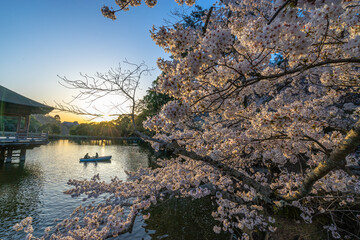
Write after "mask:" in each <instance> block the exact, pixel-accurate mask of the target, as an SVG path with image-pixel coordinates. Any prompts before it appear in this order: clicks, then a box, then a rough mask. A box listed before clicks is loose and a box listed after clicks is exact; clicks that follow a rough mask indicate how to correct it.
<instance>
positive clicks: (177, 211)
mask: <svg viewBox="0 0 360 240" xmlns="http://www.w3.org/2000/svg"><path fill="white" fill-rule="evenodd" d="M215 210H216V206H215V205H213V203H212V202H211V199H210V198H203V199H195V200H191V199H189V198H185V199H184V198H179V199H172V200H169V201H165V202H164V203H162V204H159V205H158V206H156V207H153V208H150V210H149V211H148V212H150V214H151V217H150V218H149V219H148V220H145V223H146V225H145V226H144V228H145V229H147V230H149V231H150V230H155V233H150V235H151V237H152V238H153V239H160V238H161V239H230V235H229V234H223V233H221V234H216V233H214V231H213V226H214V225H216V224H217V222H215V220H214V219H213V218H212V216H211V212H212V211H215ZM150 232H152V231H150Z"/></svg>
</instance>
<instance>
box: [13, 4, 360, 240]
mask: <svg viewBox="0 0 360 240" xmlns="http://www.w3.org/2000/svg"><path fill="white" fill-rule="evenodd" d="M115 2H116V4H117V5H118V6H119V7H120V9H119V10H112V9H111V8H109V7H107V6H104V7H103V8H102V9H101V10H102V13H103V15H104V16H105V17H108V18H110V19H113V20H115V19H116V13H117V12H118V11H121V10H129V9H130V8H131V7H136V6H139V5H140V4H141V1H140V0H116V1H115ZM176 2H178V3H179V4H184V3H185V4H187V5H193V4H194V3H195V1H190V0H188V1H186V0H185V1H184V0H176ZM145 3H146V4H147V5H148V6H149V7H153V6H155V5H156V1H155V0H146V1H145ZM359 13H360V2H359V1H351V0H276V1H270V0H242V1H238V0H222V1H219V2H218V3H216V4H214V5H213V6H212V7H211V8H210V9H209V10H208V11H207V12H206V13H205V14H204V16H203V19H202V20H203V24H202V25H196V26H187V27H185V26H184V25H182V24H175V25H174V26H172V27H165V26H162V27H158V28H156V27H154V28H153V29H152V31H151V37H152V38H153V40H154V41H155V42H156V44H157V45H159V46H160V47H162V48H163V49H164V50H165V51H166V52H167V53H170V54H171V56H172V58H171V59H161V58H159V59H158V67H159V68H160V69H161V70H162V72H163V73H162V74H161V76H159V80H158V87H157V91H158V92H159V93H164V94H168V95H170V96H171V97H172V98H173V99H174V100H173V101H171V102H169V103H167V104H166V105H165V106H163V108H162V109H161V111H160V112H159V113H158V114H157V115H155V116H153V117H151V118H149V119H148V120H147V121H146V122H145V123H144V126H145V127H146V128H148V129H150V130H151V131H154V132H156V135H155V136H153V137H151V138H150V137H147V136H144V135H142V134H140V133H139V134H140V135H141V136H142V137H143V138H144V139H146V140H148V141H150V142H152V144H153V147H154V148H155V149H156V150H159V149H167V150H171V151H172V152H173V154H174V157H173V158H172V159H169V160H163V161H159V164H160V165H161V166H162V167H161V168H157V169H140V170H139V171H138V172H135V173H129V178H130V180H129V181H128V182H121V181H119V180H118V179H113V181H112V182H111V183H107V184H106V183H102V182H100V181H98V180H97V179H96V178H94V179H92V180H90V181H76V180H72V181H70V182H69V184H70V185H72V186H73V188H72V189H71V190H69V191H68V193H69V194H73V195H80V194H86V195H87V196H88V197H94V196H98V195H99V194H102V193H108V194H110V195H111V197H109V198H108V200H107V201H106V203H104V204H103V205H99V206H98V207H97V208H91V207H90V208H88V209H86V210H85V209H81V210H82V211H76V212H75V213H74V214H75V215H76V214H79V216H81V217H73V218H69V219H67V220H64V222H63V223H61V224H62V225H61V227H60V226H59V227H58V228H59V229H62V230H61V231H60V230H59V232H56V233H54V236H56V237H58V238H61V237H65V236H71V237H73V238H75V239H77V238H79V239H88V238H87V237H90V236H95V238H106V237H108V236H111V235H118V234H121V233H123V232H126V231H129V229H130V228H131V226H132V223H133V220H134V218H135V217H136V216H137V215H138V214H139V213H140V212H141V210H144V209H148V208H149V207H151V206H152V205H156V204H158V203H159V202H161V201H163V200H164V199H168V198H172V197H192V198H202V197H204V196H212V197H213V200H214V202H216V204H217V205H218V209H217V211H215V212H213V213H212V216H213V217H214V218H215V219H216V220H217V221H218V225H217V226H214V231H215V232H221V231H229V232H231V233H232V232H234V231H236V232H239V231H240V232H241V234H240V235H239V236H238V237H239V238H241V239H249V238H252V234H251V233H252V231H253V230H259V231H263V232H274V231H276V227H277V225H276V217H274V216H273V215H272V214H271V211H270V210H269V209H272V208H273V207H276V208H286V207H289V208H295V209H298V210H299V212H300V214H299V215H300V216H301V218H302V220H303V221H304V222H306V223H311V222H312V220H313V218H314V217H315V216H318V215H324V216H327V217H328V219H329V221H328V224H327V225H324V226H323V227H324V229H325V231H328V232H329V234H330V236H332V237H333V238H340V237H341V236H343V237H345V238H349V239H359V238H360V237H359V232H357V231H358V230H354V231H351V230H349V229H359V228H360V225H359V221H360V212H359V210H356V209H358V206H359V203H360V201H359V200H360V181H359V180H360V179H359V174H360V171H359V170H360V167H359V158H358V155H357V154H356V149H357V147H358V146H359V145H360V121H359V111H360V98H359V97H360V93H359V87H360V74H359V69H360V49H359V47H360V14H359ZM125 206H130V210H129V211H128V212H126V213H125V211H124V207H125ZM78 210H79V209H78ZM85 211H87V213H86V214H84V212H85ZM80 213H81V214H80ZM339 213H341V214H342V218H348V219H351V221H352V224H353V226H354V227H353V228H349V229H345V227H344V223H345V224H346V221H345V220H343V219H342V221H340V218H339ZM144 217H145V218H148V217H150V218H151V216H149V215H145V216H144ZM28 223H29V220H26V221H25V220H24V223H23V224H19V225H17V228H22V227H24V226H29V224H28ZM278 227H279V226H278ZM29 232H30V234H31V231H29ZM55 239H56V238H55Z"/></svg>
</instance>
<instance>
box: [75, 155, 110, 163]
mask: <svg viewBox="0 0 360 240" xmlns="http://www.w3.org/2000/svg"><path fill="white" fill-rule="evenodd" d="M110 159H111V156H99V157H90V158H80V162H99V161H109V160H110Z"/></svg>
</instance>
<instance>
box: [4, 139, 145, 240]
mask: <svg viewBox="0 0 360 240" xmlns="http://www.w3.org/2000/svg"><path fill="white" fill-rule="evenodd" d="M87 152H88V153H89V154H90V155H95V153H96V152H98V153H99V155H112V159H111V161H110V162H98V163H80V162H79V160H80V158H81V157H82V156H84V155H85V154H86V153H87ZM148 154H149V153H148V152H147V150H145V149H142V148H141V147H139V146H124V145H114V144H113V143H112V142H111V141H106V142H105V141H103V142H99V141H95V142H85V141H81V142H80V144H79V143H76V142H72V141H69V140H58V141H52V142H50V143H49V144H48V145H47V146H42V147H40V148H35V149H33V150H30V151H27V156H26V161H25V163H22V164H14V163H12V164H3V165H1V166H0V239H23V238H24V234H21V233H15V232H14V231H12V230H11V227H12V226H13V225H14V224H15V223H17V222H19V221H20V220H21V219H23V218H25V217H27V216H32V217H34V220H35V221H34V227H35V229H36V231H35V233H37V234H38V235H39V233H41V232H42V231H43V230H44V229H45V228H46V227H47V226H50V225H54V223H53V220H54V219H56V218H58V219H63V218H66V217H68V216H69V215H70V214H71V212H72V210H73V209H74V208H75V207H76V206H78V205H80V204H84V202H82V199H80V198H71V196H68V195H65V194H63V191H64V190H66V189H68V188H69V186H68V185H67V181H68V180H69V179H90V178H91V177H92V176H94V175H95V174H99V175H100V177H101V179H102V180H105V181H109V180H110V179H111V178H112V177H115V176H117V177H118V178H120V179H123V180H126V174H125V172H124V170H127V171H133V170H136V169H138V168H139V167H147V166H148V161H149V160H148Z"/></svg>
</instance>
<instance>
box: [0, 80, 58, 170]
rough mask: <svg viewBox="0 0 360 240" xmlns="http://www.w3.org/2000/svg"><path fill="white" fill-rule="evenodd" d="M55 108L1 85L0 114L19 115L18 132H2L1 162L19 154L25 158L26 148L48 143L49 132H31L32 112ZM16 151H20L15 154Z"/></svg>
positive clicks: (36, 112)
mask: <svg viewBox="0 0 360 240" xmlns="http://www.w3.org/2000/svg"><path fill="white" fill-rule="evenodd" d="M52 110H53V108H52V107H49V106H46V105H44V104H41V103H39V102H36V101H34V100H31V99H29V98H27V97H24V96H22V95H20V94H18V93H16V92H14V91H11V90H10V89H7V88H5V87H3V86H1V85H0V116H12V117H17V119H18V121H17V130H16V132H4V131H2V132H0V164H2V163H3V162H4V161H5V158H6V162H11V159H12V158H13V157H16V156H19V157H20V161H24V160H25V153H26V149H32V148H34V147H38V146H41V145H44V144H47V143H48V137H47V134H29V124H30V114H46V113H49V112H51V111H52ZM14 151H19V153H18V154H16V153H15V154H14Z"/></svg>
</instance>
